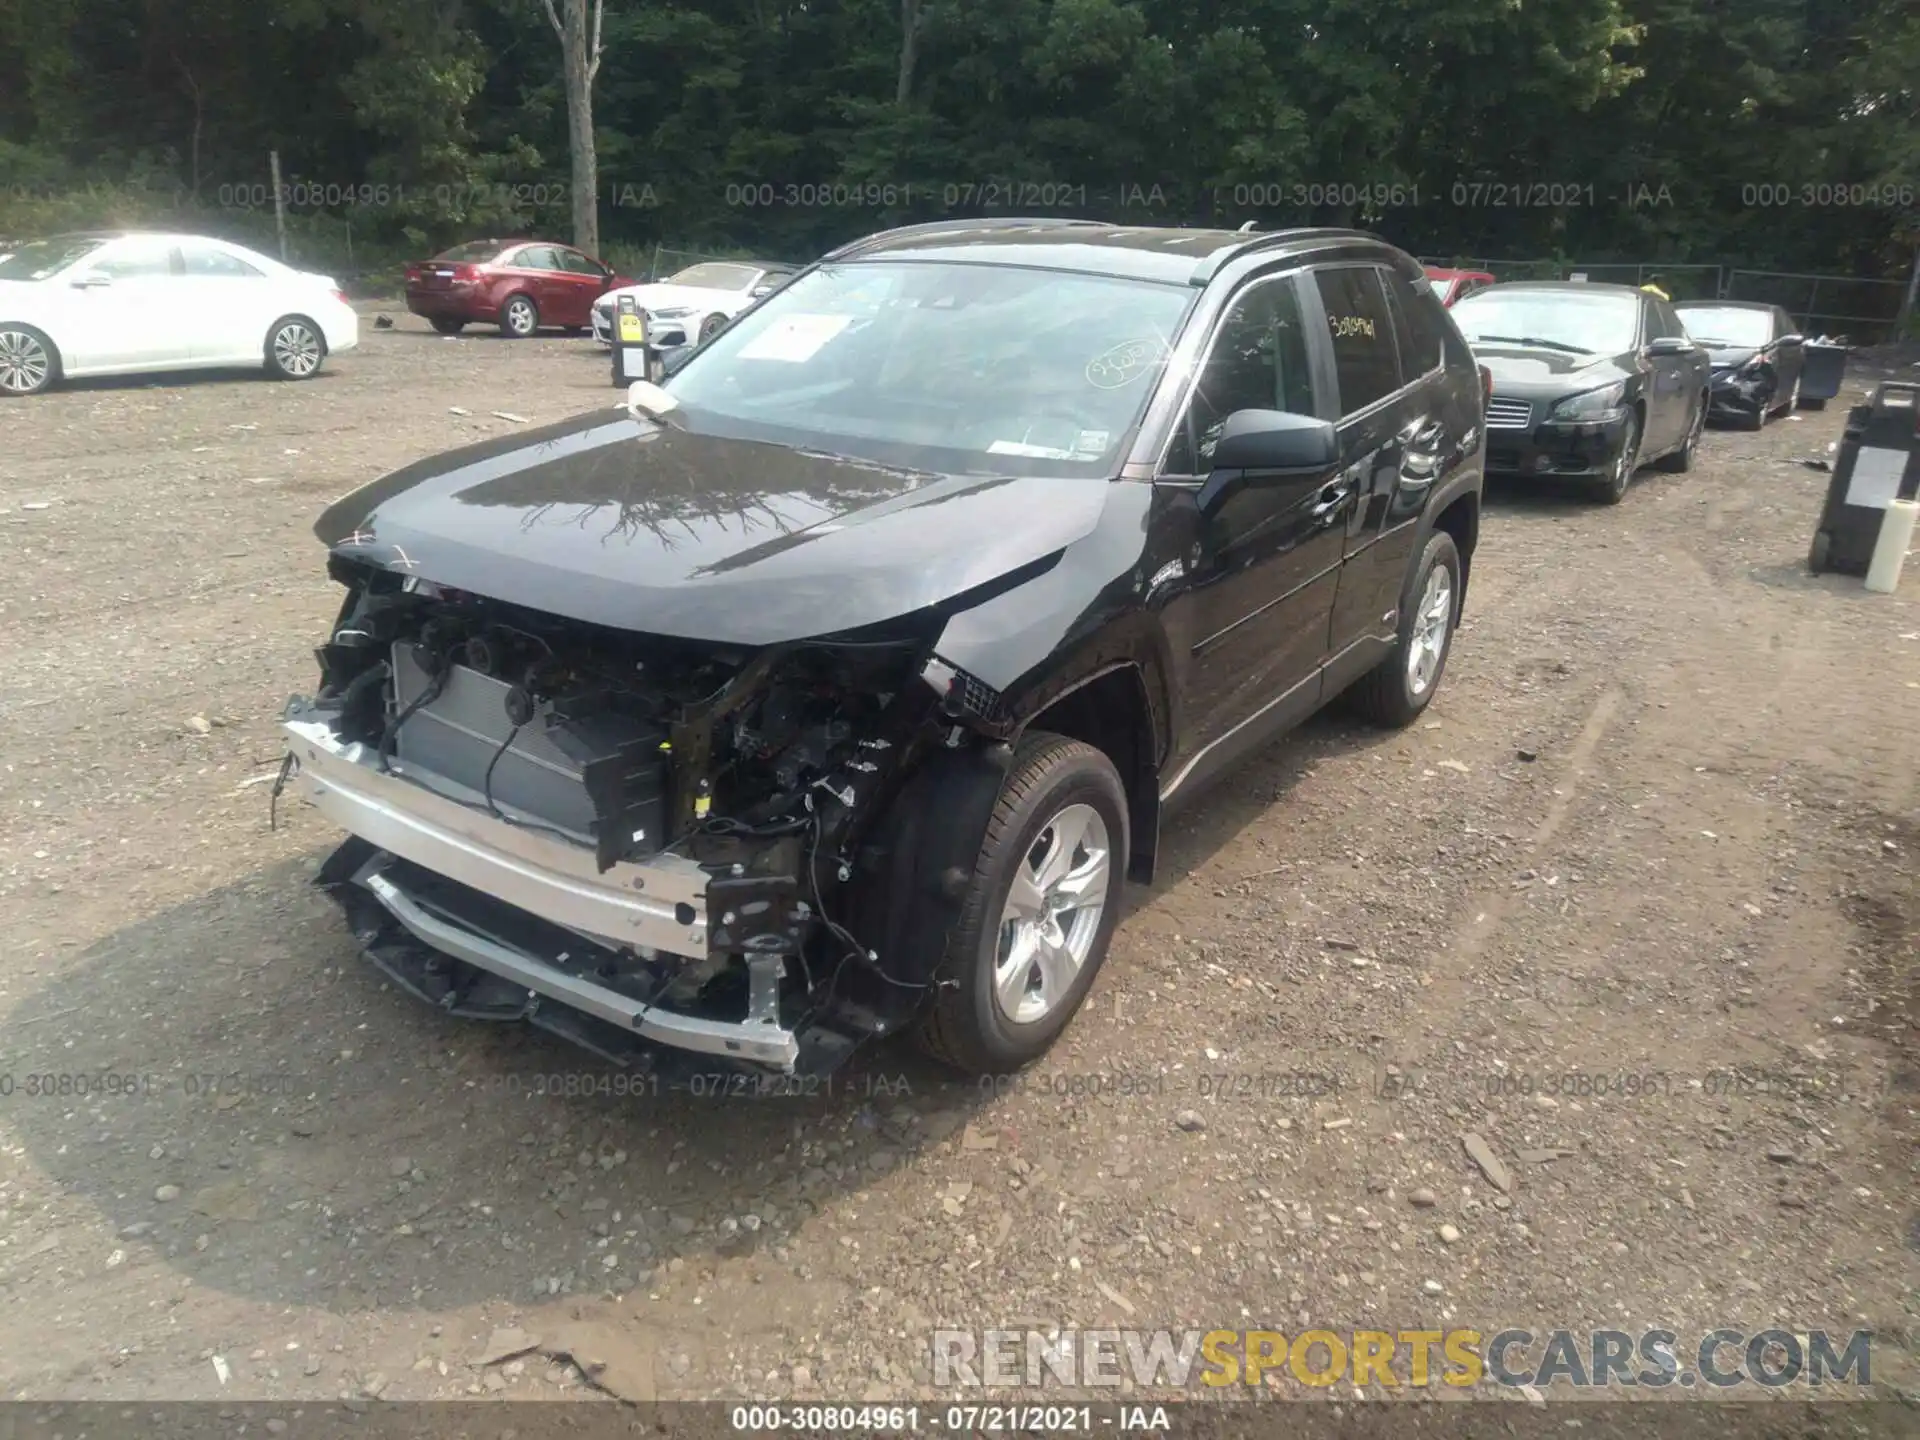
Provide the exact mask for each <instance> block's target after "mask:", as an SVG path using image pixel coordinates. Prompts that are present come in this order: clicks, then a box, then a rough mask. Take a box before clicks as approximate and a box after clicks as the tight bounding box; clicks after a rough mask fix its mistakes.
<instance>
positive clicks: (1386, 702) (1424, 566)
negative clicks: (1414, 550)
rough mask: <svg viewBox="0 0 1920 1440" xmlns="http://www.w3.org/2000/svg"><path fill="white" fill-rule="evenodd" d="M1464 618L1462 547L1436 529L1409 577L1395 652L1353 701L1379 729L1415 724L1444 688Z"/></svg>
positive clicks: (1351, 695) (1354, 692)
mask: <svg viewBox="0 0 1920 1440" xmlns="http://www.w3.org/2000/svg"><path fill="white" fill-rule="evenodd" d="M1459 618H1460V548H1459V547H1458V546H1457V545H1455V544H1454V543H1453V536H1451V535H1449V534H1448V533H1447V532H1446V531H1444V530H1436V531H1434V532H1433V534H1431V535H1429V536H1428V537H1427V543H1426V547H1425V548H1424V549H1423V550H1422V551H1421V552H1420V561H1419V563H1418V564H1417V565H1415V566H1414V567H1413V569H1412V570H1411V571H1410V572H1409V573H1408V575H1407V588H1406V590H1405V591H1404V593H1402V595H1401V597H1400V632H1399V635H1398V636H1397V637H1396V639H1395V641H1394V646H1393V649H1392V650H1390V651H1388V652H1387V656H1386V658H1385V659H1384V660H1382V661H1381V662H1380V663H1379V664H1378V665H1376V666H1375V667H1374V668H1373V669H1372V670H1369V671H1368V672H1367V673H1366V674H1365V675H1362V676H1361V677H1360V679H1359V680H1358V681H1357V682H1355V684H1354V686H1353V688H1352V689H1351V690H1349V691H1348V692H1347V700H1348V703H1349V704H1350V705H1351V706H1352V707H1353V708H1354V709H1355V710H1356V711H1358V712H1359V713H1360V715H1361V716H1362V717H1363V718H1364V719H1367V720H1371V721H1372V722H1373V723H1374V724H1376V725H1387V726H1391V727H1393V728H1394V729H1399V728H1400V727H1401V726H1404V725H1410V724H1412V723H1413V721H1414V719H1415V718H1416V717H1418V716H1419V714H1420V712H1421V711H1423V710H1425V709H1426V708H1427V704H1428V702H1429V701H1431V700H1432V699H1433V696H1434V692H1435V691H1437V690H1438V689H1439V688H1440V677H1441V676H1442V675H1444V674H1445V673H1446V670H1447V653H1448V652H1449V651H1450V650H1451V649H1452V648H1453V628H1454V625H1455V624H1456V623H1457V622H1458V620H1459Z"/></svg>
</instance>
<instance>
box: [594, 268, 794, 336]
mask: <svg viewBox="0 0 1920 1440" xmlns="http://www.w3.org/2000/svg"><path fill="white" fill-rule="evenodd" d="M797 273H799V272H798V270H797V269H796V268H795V267H794V266H792V265H768V264H762V263H761V262H759V261H756V260H739V261H735V260H706V261H702V262H701V263H700V264H698V265H689V266H687V268H686V269H684V270H680V271H677V272H676V273H674V274H672V275H669V276H668V277H667V278H666V279H664V280H656V281H654V282H652V283H651V284H647V285H629V286H627V287H625V288H624V289H620V290H609V291H608V292H607V293H606V294H605V295H602V296H601V297H600V298H599V299H598V300H596V301H594V302H593V338H594V339H596V340H598V341H599V342H600V343H601V344H602V345H612V344H613V311H614V307H615V306H616V305H617V304H619V300H620V297H621V296H622V295H631V296H633V299H634V303H635V304H636V305H638V306H639V307H640V308H641V309H642V310H644V311H645V312H646V314H647V328H648V330H649V331H651V332H654V333H657V334H658V335H659V336H660V337H661V343H662V344H664V345H667V346H672V345H673V344H674V343H675V342H673V341H672V340H670V339H668V338H667V337H669V336H670V335H673V334H678V335H679V336H680V337H681V339H680V340H679V342H678V343H679V344H682V345H690V344H694V343H696V342H698V341H701V340H706V339H708V338H710V337H711V336H712V335H713V334H714V333H715V332H716V331H718V330H719V328H720V327H721V326H722V325H724V324H726V323H727V321H729V320H731V319H733V317H734V316H736V315H738V314H739V313H740V312H741V311H742V310H744V309H746V308H747V307H748V306H749V305H751V304H753V303H754V302H755V301H756V300H758V299H759V298H760V297H761V296H763V295H770V294H772V293H773V292H774V291H775V290H778V289H779V288H780V287H781V286H782V285H784V284H786V283H787V281H789V280H791V279H792V278H793V277H794V276H795V275H796V274H797Z"/></svg>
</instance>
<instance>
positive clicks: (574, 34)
mask: <svg viewBox="0 0 1920 1440" xmlns="http://www.w3.org/2000/svg"><path fill="white" fill-rule="evenodd" d="M540 3H541V5H542V6H543V7H545V9H546V12H547V22H548V23H549V24H551V25H552V26H553V33H554V34H555V35H558V36H559V37H560V63H561V67H562V74H563V78H564V80H565V82H566V90H567V148H568V150H569V151H570V152H571V154H572V159H573V243H574V244H575V245H576V246H577V247H579V248H580V249H582V250H584V251H586V252H587V253H588V254H589V255H598V254H599V253H600V203H599V202H600V165H599V160H598V158H597V157H596V155H595V153H594V146H593V77H594V76H596V75H598V74H599V73H600V21H601V18H602V15H603V13H604V0H560V9H559V10H555V9H554V0H540Z"/></svg>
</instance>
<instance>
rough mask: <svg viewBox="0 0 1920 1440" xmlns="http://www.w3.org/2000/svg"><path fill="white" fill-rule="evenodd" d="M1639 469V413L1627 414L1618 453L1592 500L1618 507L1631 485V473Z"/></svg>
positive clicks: (1633, 411) (1632, 411)
mask: <svg viewBox="0 0 1920 1440" xmlns="http://www.w3.org/2000/svg"><path fill="white" fill-rule="evenodd" d="M1639 468H1640V413H1639V412H1638V411H1637V410H1629V411H1628V412H1627V433H1626V434H1625V435H1623V436H1621V437H1620V453H1619V454H1618V455H1616V456H1615V457H1614V460H1613V468H1612V469H1610V470H1609V471H1608V472H1607V478H1606V479H1604V480H1602V481H1601V482H1600V483H1599V485H1598V486H1597V487H1595V489H1594V498H1595V499H1596V500H1598V501H1599V502H1600V503H1601V504H1602V505H1618V504H1619V503H1620V502H1621V501H1622V500H1624V499H1626V498H1627V487H1628V486H1629V485H1631V484H1633V472H1634V471H1636V470H1638V469H1639Z"/></svg>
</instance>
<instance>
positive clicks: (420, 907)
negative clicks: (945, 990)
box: [282, 559, 994, 1074]
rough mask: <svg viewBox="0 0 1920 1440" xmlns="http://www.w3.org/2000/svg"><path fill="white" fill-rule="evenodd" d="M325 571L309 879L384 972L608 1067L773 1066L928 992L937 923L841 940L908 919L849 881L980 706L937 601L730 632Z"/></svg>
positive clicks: (294, 778) (298, 701)
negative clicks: (912, 616)
mask: <svg viewBox="0 0 1920 1440" xmlns="http://www.w3.org/2000/svg"><path fill="white" fill-rule="evenodd" d="M334 573H335V577H336V578H337V579H340V580H342V581H343V582H344V583H346V584H347V586H348V589H349V594H348V598H347V601H346V604H345V605H344V607H343V609H342V611H341V614H340V618H339V620H338V622H337V624H336V626H335V628H334V633H333V635H332V637H331V638H330V640H329V642H328V643H327V644H326V645H324V646H322V647H321V649H320V651H319V652H318V656H319V660H320V668H321V686H320V689H319V691H318V693H317V694H316V695H314V696H313V697H311V698H308V697H300V696H296V697H294V698H293V699H292V700H291V701H289V703H288V705H287V708H286V712H285V714H284V716H283V719H282V730H283V733H284V736H285V739H286V743H287V747H288V764H289V769H288V772H287V779H288V780H289V781H290V782H291V783H293V784H295V785H297V786H298V787H299V788H300V789H301V790H302V791H303V792H304V794H305V795H306V796H307V797H308V798H309V799H310V800H311V801H312V803H313V804H314V805H315V806H316V807H317V808H318V809H319V810H320V811H321V813H323V814H324V815H326V816H327V817H328V818H329V819H331V820H332V821H334V822H335V823H336V824H338V825H339V826H340V827H341V828H343V829H344V830H346V831H347V832H348V833H349V836H350V837H351V838H350V839H349V840H348V841H347V842H346V843H345V844H344V845H343V846H342V847H341V848H340V849H339V850H338V851H337V852H336V853H335V855H334V856H333V857H332V858H331V859H330V860H329V861H328V862H327V864H326V866H325V867H323V870H322V873H321V875H320V877H319V881H320V883H321V884H322V885H324V886H325V887H327V888H328V889H329V890H331V891H332V893H334V895H335V896H336V897H337V898H338V899H339V900H340V902H341V903H342V905H343V907H344V908H345V910H346V912H347V915H348V918H349V921H350V923H351V925H352V927H353V929H354V933H355V935H356V938H357V939H358V940H359V942H360V944H361V946H362V948H363V949H364V951H365V952H366V954H367V955H368V957H369V958H370V959H371V960H373V961H374V962H375V963H376V964H377V965H378V966H379V967H380V968H381V969H382V970H383V971H384V972H385V973H386V974H387V975H388V976H389V977H391V978H392V979H393V980H394V981H395V982H396V983H398V984H399V985H401V986H402V987H404V988H405V989H407V990H409V991H411V992H412V993H414V994H415V995H417V996H419V997H421V998H423V999H425V1000H428V1001H429V1002H431V1003H433V1004H435V1005H437V1006H439V1007H440V1008H442V1009H445V1010H447V1011H449V1012H450V1013H453V1014H455V1015H461V1016H468V1017H473V1018H482V1019H494V1020H525V1021H530V1022H532V1023H534V1024H536V1025H540V1026H543V1027H545V1028H547V1029H550V1030H553V1031H556V1032H558V1033H560V1034H563V1035H565V1036H566V1037H567V1038H569V1039H571V1040H574V1041H576V1042H578V1043H580V1044H583V1045H586V1046H587V1047H589V1048H591V1049H593V1050H596V1051H598V1052H599V1053H601V1054H603V1055H605V1056H607V1057H608V1058H610V1059H613V1060H615V1061H617V1062H620V1063H626V1064H633V1063H642V1064H656V1063H658V1062H659V1061H660V1059H661V1058H662V1056H663V1054H665V1053H676V1054H677V1055H678V1057H679V1058H681V1059H682V1060H685V1061H689V1062H692V1063H694V1064H695V1065H696V1066H698V1065H705V1066H707V1067H708V1068H714V1067H715V1066H725V1067H729V1068H738V1067H745V1068H748V1069H753V1070H759V1071H763V1072H774V1073H780V1074H794V1073H808V1072H817V1071H823V1070H827V1069H831V1068H833V1067H834V1066H835V1065H837V1064H838V1063H839V1062H840V1061H841V1060H842V1059H844V1058H845V1056H846V1055H847V1054H848V1053H849V1052H850V1051H851V1050H852V1049H853V1048H854V1047H855V1046H856V1045H857V1044H859V1043H860V1042H861V1041H862V1040H864V1039H866V1038H867V1037H869V1036H872V1035H877V1034H884V1033H887V1032H889V1031H890V1030H891V1029H893V1028H895V1027H896V1026H897V1025H899V1024H900V1023H902V1022H903V1021H904V1019H905V1018H906V1017H907V1016H908V1015H909V1014H910V1013H911V1011H912V1010H913V1009H914V1008H915V1006H916V1004H917V1001H918V1000H919V999H920V998H922V997H923V995H924V992H925V991H926V990H928V989H929V988H931V986H932V985H933V984H934V983H935V980H934V975H933V971H934V969H935V967H936V966H937V963H938V960H939V954H938V949H939V946H938V941H937V935H936V938H935V940H934V942H933V943H932V944H925V943H918V942H914V943H908V944H903V945H902V946H901V947H900V949H899V953H892V954H888V955H885V956H883V955H881V954H880V953H879V951H878V950H877V949H876V948H875V947H874V945H873V944H872V943H870V942H869V941H867V940H866V939H865V938H863V936H862V934H860V933H857V932H859V931H865V932H866V933H867V934H875V933H879V932H881V931H885V932H886V933H888V934H890V935H898V934H900V933H903V932H902V931H901V927H900V926H899V925H898V924H897V923H891V922H889V921H887V919H886V917H885V916H884V914H882V917H881V919H880V920H878V921H876V920H875V919H873V918H871V917H873V916H875V915H876V914H878V913H881V912H876V911H875V910H874V908H873V907H872V905H871V904H866V903H863V902H862V900H861V897H860V893H859V892H860V888H861V886H860V882H861V880H862V878H863V877H864V876H866V875H869V874H871V875H880V874H887V873H891V871H892V870H893V868H894V867H895V864H896V860H897V857H895V856H893V855H892V853H891V851H890V848H889V844H888V842H887V840H886V837H885V827H884V826H883V825H881V824H880V821H881V820H882V818H883V817H884V816H885V815H886V814H887V812H888V809H889V804H890V802H891V800H892V799H893V798H894V797H895V796H896V795H897V793H898V792H899V791H900V790H901V788H902V787H903V786H906V785H908V784H911V783H913V780H914V777H915V775H916V773H917V772H918V771H920V770H921V769H923V768H924V765H923V762H924V760H925V758H926V756H927V755H928V754H929V753H931V752H938V751H942V750H945V751H956V750H959V749H962V748H967V747H962V744H961V742H962V740H963V738H968V737H971V738H981V737H982V736H984V735H986V734H987V732H989V731H990V730H991V728H992V725H993V723H994V721H993V717H992V715H991V714H990V707H988V708H987V709H983V708H982V707H981V705H980V703H979V696H978V695H976V694H970V692H969V690H968V687H967V685H966V683H965V681H964V677H956V676H955V675H954V673H953V672H952V671H951V669H950V668H949V667H946V666H944V665H942V664H941V663H940V662H939V661H938V660H937V659H936V658H935V656H934V655H933V651H932V642H933V638H934V636H933V633H932V632H933V631H934V630H936V629H937V622H935V621H934V620H932V619H931V618H930V617H929V618H927V619H924V620H923V621H921V622H919V623H915V622H912V621H905V622H901V623H900V624H899V625H896V626H893V627H891V628H890V629H889V630H887V631H886V632H885V633H881V632H868V633H862V634H859V635H850V636H843V637H837V638H832V637H830V638H825V639H821V640H816V641H806V642H799V643H793V644H783V645H778V646H771V647H765V648H762V649H758V650H746V649H739V648H727V647H717V646H710V645H704V644H699V643H694V642H688V641H681V640H667V639H662V638H660V637H647V636H636V635H630V634H626V633H624V632H618V631H611V630H607V629H604V628H601V627H595V626H589V625H585V624H582V623H579V622H575V621H570V620H564V619H560V618H558V617H553V616H547V615H541V614H537V613H533V612H529V611H526V610H524V609H520V608H517V607H510V606H506V605H503V604H500V603H497V602H494V601H491V600H488V599H485V598H483V597H479V596H474V595H470V594H463V593H459V592H454V591H450V590H446V589H443V588H441V587H437V586H435V585H432V584H430V583H428V582H424V581H418V580H414V579H410V578H406V577H401V576H397V575H394V574H392V573H390V572H387V571H382V570H378V569H376V568H373V567H367V566H359V565H355V564H352V563H351V562H346V561H342V560H338V559H336V560H335V562H334ZM973 688H974V689H975V690H977V689H978V687H977V685H976V686H974V687H973ZM962 828H964V827H962ZM965 843H966V842H964V841H962V842H960V844H959V848H960V849H962V850H964V845H965ZM914 933H916V934H922V935H924V933H925V932H914ZM883 943H884V942H883ZM930 952H931V953H930Z"/></svg>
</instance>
